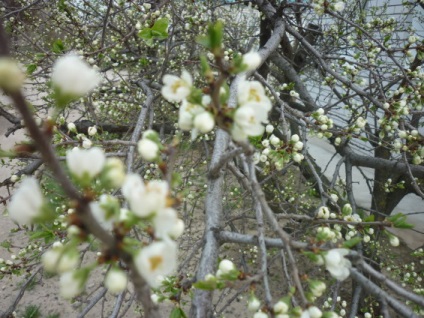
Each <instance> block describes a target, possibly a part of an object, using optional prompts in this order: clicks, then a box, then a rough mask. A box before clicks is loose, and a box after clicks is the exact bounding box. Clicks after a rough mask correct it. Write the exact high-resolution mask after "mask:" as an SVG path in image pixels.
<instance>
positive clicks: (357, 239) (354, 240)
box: [343, 236, 362, 248]
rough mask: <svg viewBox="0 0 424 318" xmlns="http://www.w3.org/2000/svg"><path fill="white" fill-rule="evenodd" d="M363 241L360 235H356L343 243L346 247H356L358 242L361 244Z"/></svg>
mask: <svg viewBox="0 0 424 318" xmlns="http://www.w3.org/2000/svg"><path fill="white" fill-rule="evenodd" d="M361 241H362V238H360V237H358V236H356V237H354V238H352V239H350V240H349V241H345V242H344V243H343V247H346V248H352V247H354V246H355V245H356V244H359V243H360V242H361Z"/></svg>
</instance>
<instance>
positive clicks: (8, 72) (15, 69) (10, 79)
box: [0, 57, 25, 92]
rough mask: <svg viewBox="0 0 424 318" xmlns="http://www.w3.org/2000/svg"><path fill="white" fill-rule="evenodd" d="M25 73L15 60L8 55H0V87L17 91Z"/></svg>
mask: <svg viewBox="0 0 424 318" xmlns="http://www.w3.org/2000/svg"><path fill="white" fill-rule="evenodd" d="M24 80H25V75H24V73H23V72H22V71H21V69H20V68H19V66H18V64H17V63H16V61H14V60H13V59H11V58H9V57H0V88H2V89H4V90H6V91H10V92H13V91H17V90H19V89H21V87H22V85H23V84H24Z"/></svg>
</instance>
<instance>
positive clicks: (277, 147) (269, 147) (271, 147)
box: [253, 124, 304, 170]
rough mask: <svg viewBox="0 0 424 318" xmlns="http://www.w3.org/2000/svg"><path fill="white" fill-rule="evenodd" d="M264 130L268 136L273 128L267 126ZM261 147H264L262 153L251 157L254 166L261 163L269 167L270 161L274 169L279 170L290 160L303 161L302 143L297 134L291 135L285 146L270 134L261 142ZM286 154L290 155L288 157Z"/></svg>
mask: <svg viewBox="0 0 424 318" xmlns="http://www.w3.org/2000/svg"><path fill="white" fill-rule="evenodd" d="M265 130H266V132H267V133H268V134H270V133H272V132H273V131H274V126H272V125H271V124H268V125H267V126H266V127H265ZM262 146H263V147H264V149H263V150H262V152H261V153H259V152H257V153H255V154H254V155H253V162H254V163H255V164H257V163H259V162H263V163H265V164H266V165H269V164H270V162H269V159H271V160H272V161H273V162H274V164H275V168H276V169H277V170H281V169H283V168H284V164H286V163H288V162H289V161H290V159H292V160H293V161H294V162H297V163H300V162H301V161H302V160H303V159H304V156H303V154H302V153H301V151H302V149H303V142H301V141H300V138H299V136H298V135H297V134H294V135H292V137H291V139H290V142H289V144H288V145H285V144H284V142H283V141H282V140H280V138H278V137H277V136H275V135H274V134H272V135H271V136H269V137H268V138H265V139H264V140H262ZM288 149H289V150H290V151H289V152H287V151H286V150H288ZM288 153H290V155H289V154H288Z"/></svg>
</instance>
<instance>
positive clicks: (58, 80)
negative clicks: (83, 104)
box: [52, 53, 101, 97]
mask: <svg viewBox="0 0 424 318" xmlns="http://www.w3.org/2000/svg"><path fill="white" fill-rule="evenodd" d="M100 81H101V78H100V76H99V74H98V73H97V72H96V71H95V70H93V69H92V68H91V67H90V66H89V65H88V64H87V63H86V62H84V61H83V60H81V59H80V58H79V57H78V56H76V55H75V54H74V53H68V54H66V55H64V56H62V57H60V58H59V59H58V60H57V61H56V62H55V64H54V65H53V71H52V82H53V85H54V86H56V87H57V88H58V89H59V90H60V93H61V94H66V95H71V96H74V97H80V96H84V95H86V94H87V93H88V92H90V91H91V90H93V89H94V88H95V87H96V86H97V85H98V84H99V83H100Z"/></svg>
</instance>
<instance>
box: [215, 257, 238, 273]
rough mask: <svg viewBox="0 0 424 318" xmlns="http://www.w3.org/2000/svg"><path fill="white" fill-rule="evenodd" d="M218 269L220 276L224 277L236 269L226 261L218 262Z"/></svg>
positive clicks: (230, 262)
mask: <svg viewBox="0 0 424 318" xmlns="http://www.w3.org/2000/svg"><path fill="white" fill-rule="evenodd" d="M218 269H219V270H220V271H221V274H222V275H225V274H229V273H230V272H231V271H233V270H235V269H236V267H235V265H234V263H233V262H232V261H230V260H228V259H223V260H222V261H221V262H219V266H218Z"/></svg>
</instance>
